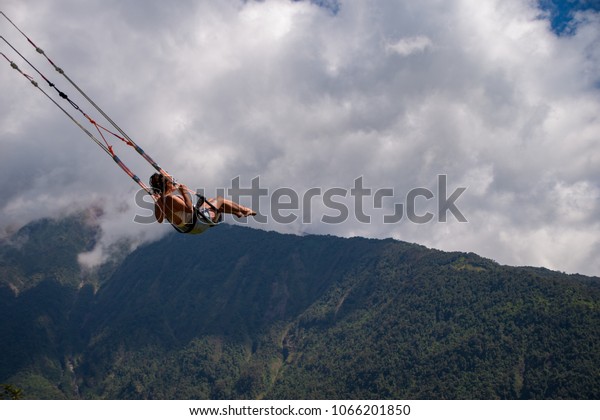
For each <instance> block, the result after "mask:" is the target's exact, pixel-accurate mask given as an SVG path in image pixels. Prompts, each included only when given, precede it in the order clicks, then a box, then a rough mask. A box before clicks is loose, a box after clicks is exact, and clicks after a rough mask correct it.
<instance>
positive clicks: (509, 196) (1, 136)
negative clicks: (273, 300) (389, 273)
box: [0, 0, 600, 275]
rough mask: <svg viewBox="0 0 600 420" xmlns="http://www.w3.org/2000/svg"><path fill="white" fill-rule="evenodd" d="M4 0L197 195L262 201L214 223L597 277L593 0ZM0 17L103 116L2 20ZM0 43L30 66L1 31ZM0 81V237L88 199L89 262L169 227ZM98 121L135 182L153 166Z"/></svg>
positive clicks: (96, 158)
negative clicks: (93, 234) (413, 246)
mask: <svg viewBox="0 0 600 420" xmlns="http://www.w3.org/2000/svg"><path fill="white" fill-rule="evenodd" d="M1 8H2V11H3V12H4V13H5V14H6V15H7V16H9V17H10V19H11V20H12V21H13V22H14V23H15V24H16V25H18V26H19V27H20V28H21V30H23V31H24V32H25V33H26V34H27V35H28V36H29V38H30V39H31V40H32V41H34V42H35V43H36V44H37V45H38V46H39V47H41V48H43V49H44V51H45V52H46V54H47V55H48V56H49V57H50V58H51V59H52V60H53V61H54V62H55V63H56V64H57V65H58V66H59V67H61V68H62V69H64V71H65V73H66V74H67V75H68V77H69V78H70V79H71V80H73V81H74V82H75V83H76V84H77V85H78V86H79V87H80V88H82V89H83V90H84V91H85V92H86V93H87V94H88V95H89V96H90V97H91V98H92V99H93V100H94V101H95V102H96V103H97V104H99V105H100V106H101V107H102V108H103V109H104V111H105V112H106V113H107V114H109V115H110V116H111V118H112V119H113V120H114V121H116V122H117V123H118V125H119V126H120V127H121V128H123V129H124V130H125V131H126V132H127V134H128V135H129V136H130V137H131V138H133V139H134V140H135V141H136V142H137V143H138V144H139V145H140V146H141V147H142V148H143V149H144V150H145V151H146V152H147V153H148V154H149V155H150V156H152V157H153V158H154V159H155V160H156V161H157V162H158V163H159V164H160V165H161V166H162V167H163V168H164V169H166V170H167V171H168V172H169V173H171V174H173V175H174V176H175V177H176V179H177V180H178V181H179V182H182V183H184V184H186V185H188V186H190V187H191V188H194V189H195V188H201V189H204V192H205V194H206V195H208V196H213V195H216V194H223V193H224V194H225V195H226V196H227V197H229V198H231V196H232V193H235V191H236V190H238V188H237V187H239V188H241V189H242V190H245V191H246V192H247V194H246V195H243V196H241V197H240V201H241V202H242V204H245V205H253V206H255V207H257V208H256V210H258V211H259V214H260V217H258V218H255V219H254V220H251V221H248V222H247V223H242V222H240V221H237V220H236V219H235V218H231V217H228V218H227V223H238V224H240V223H241V224H243V225H247V226H250V227H253V228H258V229H265V230H273V231H278V232H284V233H295V234H331V235H337V236H342V237H352V236H362V237H370V238H389V237H392V238H396V239H399V240H403V241H407V242H414V243H419V244H422V245H425V246H428V247H432V248H436V249H441V250H446V251H468V252H475V253H477V254H479V255H481V256H484V257H487V258H490V259H493V260H495V261H497V262H499V263H501V264H509V265H514V266H544V267H547V268H550V269H554V270H560V271H564V272H567V273H582V274H588V275H600V258H598V255H600V211H599V210H600V48H599V47H598V46H599V45H600V24H599V23H600V14H599V13H598V10H599V9H600V6H599V5H597V4H596V2H594V1H579V2H571V1H566V0H565V1H549V0H544V1H542V2H537V1H532V0H486V1H478V2H474V1H467V0H451V1H440V0H424V1H419V2H415V1H400V0H374V1H368V2H367V1H343V0H321V1H313V2H310V1H291V0H265V1H260V2H259V1H250V0H248V1H241V0H223V1H219V2H216V1H208V0H206V1H191V0H190V1H185V0H184V1H178V2H164V1H156V0H150V1H145V2H144V3H143V7H140V3H139V2H136V1H116V0H102V1H100V0H87V1H85V2H81V1H75V0H53V1H42V0H27V1H22V0H3V1H2V6H1ZM0 18H1V16H0ZM0 32H1V34H2V36H3V37H4V38H6V39H7V41H9V42H10V43H11V44H12V45H13V46H14V47H15V48H17V49H18V50H19V51H20V52H21V53H22V54H23V55H24V56H25V57H27V58H28V59H29V60H30V62H31V63H32V64H33V65H35V66H36V68H38V70H40V71H41V72H42V73H43V74H44V75H45V76H46V77H47V78H48V79H49V80H51V81H53V82H54V83H55V84H56V85H57V87H59V88H60V89H61V90H62V91H64V92H65V93H67V94H68V95H69V97H70V98H71V99H72V100H74V101H75V102H76V103H77V104H78V105H79V106H80V107H81V108H82V109H83V110H84V112H87V113H88V114H90V115H92V116H93V118H97V120H98V121H99V122H100V117H99V116H98V114H97V112H95V110H94V108H93V107H92V106H91V105H90V104H89V103H87V102H86V101H85V99H83V98H82V97H81V96H79V95H78V93H77V92H76V91H75V89H74V88H73V87H72V86H71V85H70V84H69V82H68V81H67V80H66V79H65V78H64V77H63V76H61V75H60V74H58V73H57V72H55V71H54V69H53V68H52V67H51V66H50V65H49V63H48V62H47V61H46V60H45V59H44V58H43V57H42V56H41V55H39V54H37V53H36V52H35V50H34V49H33V48H32V47H31V45H30V44H29V43H28V42H27V40H26V39H25V38H24V37H23V36H22V35H20V34H19V33H18V32H17V31H16V30H15V29H14V28H13V27H12V26H11V25H10V24H9V23H8V22H7V21H6V20H4V19H2V20H1V21H0ZM0 41H1V40H0ZM0 52H2V53H4V54H5V55H6V56H7V57H9V59H10V60H13V61H14V62H15V63H17V64H18V65H19V68H21V69H22V70H23V71H24V72H25V73H27V74H29V75H30V76H32V77H34V78H35V79H36V80H38V81H40V82H42V80H41V77H40V76H39V75H38V74H37V73H36V72H35V71H34V70H33V69H31V68H30V67H28V66H27V64H26V63H25V62H24V61H23V60H21V59H20V57H18V55H17V54H16V53H15V52H14V51H13V50H12V49H10V47H9V46H8V45H6V44H5V43H3V42H0ZM0 59H1V57H0ZM0 86H1V89H2V96H1V100H0V151H1V152H0V176H1V177H2V180H3V181H4V182H3V187H4V189H3V198H4V199H3V200H2V202H1V203H0V234H1V235H2V236H3V237H5V238H7V237H9V236H10V234H11V233H13V232H15V231H16V230H17V229H19V228H20V227H22V226H24V225H25V224H27V223H29V222H32V221H34V220H38V219H41V218H46V217H52V218H56V217H62V216H69V215H72V214H75V213H76V212H81V211H84V210H86V209H90V208H93V209H95V211H94V212H90V214H93V215H94V218H93V223H97V224H99V225H100V226H101V228H102V236H101V238H100V241H99V243H98V244H97V246H96V248H95V249H94V250H92V251H90V252H88V253H85V254H82V255H80V262H81V263H82V265H84V266H93V265H95V264H98V263H100V262H102V261H103V260H104V259H105V258H108V257H110V253H111V249H113V245H114V244H116V243H119V242H120V241H123V240H127V241H128V242H129V243H130V244H131V246H132V247H135V246H138V245H140V244H142V243H145V242H148V241H153V240H157V239H159V238H160V237H162V236H164V235H165V234H167V233H170V232H172V229H170V228H169V227H168V226H165V225H158V224H157V223H147V221H148V220H149V214H150V210H149V203H148V201H147V200H146V201H144V200H143V199H141V198H140V197H141V195H140V194H138V192H139V188H138V186H137V185H136V184H135V183H134V182H132V181H131V180H130V179H129V178H128V177H127V176H126V175H125V174H124V173H123V172H122V171H121V170H120V169H119V168H118V166H116V165H115V164H114V162H113V161H112V160H111V159H110V157H109V156H108V155H106V154H105V153H104V152H103V151H102V150H101V149H99V148H98V147H97V146H96V145H95V144H94V143H93V142H92V141H90V139H89V138H88V137H87V136H86V135H85V133H83V132H82V131H81V130H80V129H79V128H78V127H77V126H75V125H74V124H72V122H71V121H69V119H68V118H66V117H65V115H64V114H63V113H62V112H61V111H60V109H58V108H57V107H56V106H55V105H54V104H53V103H52V102H50V101H49V100H48V99H47V98H45V97H44V95H43V94H41V92H39V91H38V90H37V89H35V88H34V87H33V86H32V85H31V84H29V82H28V81H27V80H25V78H23V77H22V76H20V75H19V74H18V73H17V72H16V71H14V70H13V69H11V67H10V65H9V63H8V62H7V61H5V60H3V59H2V61H1V62H0ZM40 87H43V88H44V90H45V91H46V92H47V93H48V94H49V95H51V96H52V97H53V98H55V99H56V100H57V101H61V99H60V98H58V97H57V96H56V95H55V94H54V92H53V91H52V90H51V89H48V87H47V85H44V84H42V83H40ZM61 104H62V105H64V106H65V109H66V110H67V111H69V112H70V113H72V114H73V115H74V116H77V115H78V113H77V111H76V110H74V109H73V108H70V105H69V104H68V103H66V102H65V101H62V102H61ZM82 124H85V121H83V122H82ZM88 128H91V127H89V125H88ZM91 129H92V130H93V128H91ZM110 141H111V143H112V144H113V145H114V148H115V152H116V153H117V154H118V155H119V156H120V157H121V159H122V160H123V161H124V162H125V163H126V164H127V165H128V166H129V167H130V168H131V169H132V170H133V171H134V172H135V173H136V174H138V175H139V176H140V178H141V179H142V180H143V181H146V180H147V179H148V177H149V176H150V175H151V174H152V173H153V168H152V167H150V166H149V165H148V164H147V162H145V161H144V160H143V159H142V158H141V157H140V156H139V155H137V154H136V153H135V152H133V151H132V150H131V148H128V147H127V146H126V145H123V144H122V143H121V142H120V141H119V140H117V139H111V140H110ZM248 191H252V194H255V197H254V198H253V197H251V194H250V193H249V192H248ZM257 192H259V193H260V195H259V196H256V194H257ZM235 198H237V197H235ZM400 210H401V211H402V212H400ZM345 216H348V217H345ZM206 240H208V239H207V237H203V236H199V237H198V242H199V244H198V246H206V243H205V242H204V241H206Z"/></svg>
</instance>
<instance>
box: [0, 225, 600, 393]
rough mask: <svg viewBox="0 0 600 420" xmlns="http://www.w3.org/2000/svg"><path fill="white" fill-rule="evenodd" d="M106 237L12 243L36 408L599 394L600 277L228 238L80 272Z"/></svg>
mask: <svg viewBox="0 0 600 420" xmlns="http://www.w3.org/2000/svg"><path fill="white" fill-rule="evenodd" d="M97 236H98V230H97V228H95V227H94V224H93V223H91V222H90V217H89V215H80V216H77V217H71V218H68V219H64V220H43V221H39V222H36V223H34V224H32V225H29V226H26V227H25V228H23V229H22V230H21V231H19V232H17V233H16V234H15V235H14V236H13V237H11V238H9V239H8V240H5V241H4V242H2V243H0V319H2V322H1V324H0V355H1V357H0V383H1V384H9V385H11V386H12V387H15V388H16V389H19V390H21V391H22V393H21V395H22V397H23V398H32V399H43V398H50V399H60V398H68V399H79V398H82V399H96V398H106V399H139V398H148V399H207V398H211V399H257V398H267V399H443V398H446V399H494V398H501V399H555V398H568V399H598V398H599V397H600V278H597V277H586V276H581V275H567V274H564V273H559V272H555V271H550V270H547V269H543V268H532V267H518V268H517V267H508V266H503V265H499V264H497V263H495V262H494V261H491V260H489V259H485V258H482V257H479V256H477V255H475V254H472V253H460V252H441V251H437V250H432V249H427V248H425V247H423V246H419V245H415V244H409V243H405V242H401V241H396V240H391V239H388V240H374V239H365V238H350V239H344V238H338V237H332V236H315V235H309V236H294V235H283V234H278V233H273V232H265V231H261V230H256V229H250V228H242V227H235V226H228V225H223V226H220V227H218V228H215V229H211V230H210V231H209V232H207V233H205V234H203V235H201V236H185V235H177V234H175V233H173V234H171V235H168V236H167V237H165V238H164V239H162V240H160V241H157V242H154V243H151V244H148V245H146V246H143V247H140V248H138V249H136V250H135V251H133V252H131V253H129V252H125V251H123V252H122V253H121V255H122V257H121V258H117V259H115V260H113V261H111V262H110V263H107V264H105V265H104V266H102V267H100V268H99V269H98V270H97V271H95V272H93V273H90V272H85V271H82V270H81V269H80V267H79V266H78V264H77V255H78V254H79V253H81V252H83V251H86V250H89V249H91V248H92V247H93V245H94V244H95V242H96V241H97ZM126 248H127V247H126V244H124V245H123V249H126Z"/></svg>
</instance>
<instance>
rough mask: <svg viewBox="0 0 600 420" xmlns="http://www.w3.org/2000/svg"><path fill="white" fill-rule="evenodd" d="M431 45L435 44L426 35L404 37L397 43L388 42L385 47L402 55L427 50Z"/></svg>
mask: <svg viewBox="0 0 600 420" xmlns="http://www.w3.org/2000/svg"><path fill="white" fill-rule="evenodd" d="M431 46H433V43H432V42H431V40H430V39H429V38H427V37H426V36H414V37H409V38H402V39H401V40H399V41H397V42H395V43H391V44H387V45H386V46H385V49H386V51H388V52H394V53H396V54H399V55H401V56H407V55H411V54H414V53H419V52H422V51H425V50H426V49H427V48H430V47H431Z"/></svg>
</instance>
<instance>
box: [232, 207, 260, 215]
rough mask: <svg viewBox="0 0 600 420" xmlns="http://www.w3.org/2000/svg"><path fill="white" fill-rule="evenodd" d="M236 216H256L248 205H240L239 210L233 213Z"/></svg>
mask: <svg viewBox="0 0 600 420" xmlns="http://www.w3.org/2000/svg"><path fill="white" fill-rule="evenodd" d="M235 215H236V216H237V217H248V216H256V212H255V211H254V210H252V209H251V208H248V207H242V206H240V211H239V212H237V213H236V214H235Z"/></svg>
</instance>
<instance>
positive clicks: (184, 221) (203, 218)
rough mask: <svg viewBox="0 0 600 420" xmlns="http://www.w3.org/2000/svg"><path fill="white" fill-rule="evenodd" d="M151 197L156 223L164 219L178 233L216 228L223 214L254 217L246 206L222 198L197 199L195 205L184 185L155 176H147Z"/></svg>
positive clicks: (158, 175)
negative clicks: (151, 192) (151, 190)
mask: <svg viewBox="0 0 600 420" xmlns="http://www.w3.org/2000/svg"><path fill="white" fill-rule="evenodd" d="M150 186H151V187H152V189H153V191H154V194H153V197H154V201H155V203H154V217H156V220H157V221H158V223H162V222H163V220H165V219H167V221H168V222H169V223H171V224H172V225H173V227H175V229H176V230H177V231H179V232H181V233H191V234H198V233H203V232H204V231H206V229H208V228H210V227H213V226H216V225H217V224H219V223H220V222H221V221H222V220H223V214H224V213H227V214H234V215H235V216H237V217H248V216H255V215H256V212H255V211H254V210H252V209H250V208H248V207H244V206H241V205H239V204H238V203H234V202H233V201H231V200H226V199H225V198H223V197H217V198H212V199H204V197H202V196H199V197H200V199H199V200H198V202H197V203H196V205H195V206H194V205H193V204H192V198H191V194H190V193H189V189H188V188H187V187H186V186H185V185H183V184H175V183H173V180H172V179H171V178H170V177H168V176H167V177H166V176H164V175H163V174H161V173H155V174H154V175H152V176H151V177H150Z"/></svg>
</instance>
